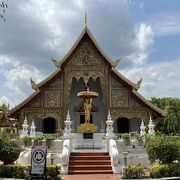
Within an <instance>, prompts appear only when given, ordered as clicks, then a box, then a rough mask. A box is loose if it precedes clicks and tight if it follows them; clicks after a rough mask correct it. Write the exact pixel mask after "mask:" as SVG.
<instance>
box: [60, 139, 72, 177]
mask: <svg viewBox="0 0 180 180" xmlns="http://www.w3.org/2000/svg"><path fill="white" fill-rule="evenodd" d="M70 153H71V142H70V139H65V140H64V142H63V147H62V161H61V162H62V167H61V173H62V174H67V172H68V165H69V156H70Z"/></svg>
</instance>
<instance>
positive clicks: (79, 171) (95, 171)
mask: <svg viewBox="0 0 180 180" xmlns="http://www.w3.org/2000/svg"><path fill="white" fill-rule="evenodd" d="M68 174H113V171H112V170H71V171H68Z"/></svg>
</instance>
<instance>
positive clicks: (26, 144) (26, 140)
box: [22, 136, 32, 146]
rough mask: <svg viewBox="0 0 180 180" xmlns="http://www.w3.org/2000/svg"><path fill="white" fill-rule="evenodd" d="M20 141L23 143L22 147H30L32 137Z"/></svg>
mask: <svg viewBox="0 0 180 180" xmlns="http://www.w3.org/2000/svg"><path fill="white" fill-rule="evenodd" d="M22 140H23V142H24V146H31V140H32V137H30V136H25V137H23V138H22Z"/></svg>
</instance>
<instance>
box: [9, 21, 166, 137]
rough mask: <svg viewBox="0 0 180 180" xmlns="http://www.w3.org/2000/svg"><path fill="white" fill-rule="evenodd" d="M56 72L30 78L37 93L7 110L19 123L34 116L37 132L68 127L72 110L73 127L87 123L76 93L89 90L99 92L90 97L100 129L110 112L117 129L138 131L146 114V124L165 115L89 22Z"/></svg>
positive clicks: (80, 99)
mask: <svg viewBox="0 0 180 180" xmlns="http://www.w3.org/2000/svg"><path fill="white" fill-rule="evenodd" d="M52 61H53V63H54V64H55V67H56V69H55V71H54V72H53V73H52V74H51V75H50V76H48V77H47V78H46V79H44V80H43V81H42V82H40V83H37V84H36V83H35V82H34V81H33V80H32V79H31V85H32V88H33V89H34V93H33V94H32V95H30V96H29V97H28V98H27V99H25V100H24V101H23V102H21V103H20V104H19V105H17V106H15V107H14V108H12V109H11V110H10V111H9V114H8V116H9V117H10V118H15V119H17V122H18V126H19V127H21V125H22V123H23V121H24V118H25V117H27V119H28V122H29V124H31V122H32V120H34V122H35V125H36V131H37V132H42V133H47V134H48V133H57V132H58V130H59V129H64V121H65V119H66V115H67V112H68V110H69V113H70V117H71V122H72V131H73V132H77V127H78V126H79V125H80V124H82V123H84V122H85V115H84V107H83V99H82V98H79V97H78V96H77V94H78V92H80V91H84V90H85V85H86V84H88V87H89V90H92V91H94V92H97V93H98V97H97V98H94V99H93V101H92V109H91V115H90V116H91V120H90V123H93V124H95V125H96V126H97V132H104V131H105V121H106V120H107V115H108V111H110V113H111V116H112V119H113V121H114V132H115V133H125V132H128V133H129V132H134V131H139V130H140V129H139V127H140V123H141V121H142V119H143V120H144V122H145V123H146V124H147V122H148V121H149V117H150V116H152V118H153V120H155V119H157V118H158V117H162V116H164V115H165V114H164V111H162V110H161V109H159V108H157V107H156V106H155V105H153V104H152V103H150V102H149V101H148V100H146V99H145V98H144V97H143V96H142V95H140V94H139V92H138V89H139V88H140V85H141V81H142V79H141V80H140V81H138V82H137V83H133V82H131V81H130V80H128V79H127V78H126V77H124V76H123V75H122V74H121V72H120V70H118V69H117V67H116V66H117V64H118V61H114V60H112V59H110V58H109V57H108V56H107V55H106V54H105V52H104V51H103V50H102V49H101V47H100V46H99V44H98V43H97V42H96V39H95V38H94V36H93V35H92V33H91V31H90V30H89V28H88V26H87V24H85V26H84V28H83V30H82V32H81V34H80V35H79V37H78V39H77V40H76V41H75V43H74V44H73V46H72V47H71V49H70V50H69V52H68V53H67V54H66V55H65V56H64V58H63V59H61V60H54V59H52Z"/></svg>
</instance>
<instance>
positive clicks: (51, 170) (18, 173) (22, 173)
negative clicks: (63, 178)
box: [0, 165, 60, 178]
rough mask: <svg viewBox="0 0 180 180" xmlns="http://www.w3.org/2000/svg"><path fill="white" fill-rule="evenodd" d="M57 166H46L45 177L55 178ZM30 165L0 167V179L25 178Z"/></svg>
mask: <svg viewBox="0 0 180 180" xmlns="http://www.w3.org/2000/svg"><path fill="white" fill-rule="evenodd" d="M58 168H60V167H59V166H56V165H48V166H47V167H46V175H47V176H48V177H51V178H55V177H56V176H57V175H58V174H59V172H58ZM30 169H31V166H30V165H4V166H0V177H7V178H25V177H26V176H27V175H29V173H30Z"/></svg>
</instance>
